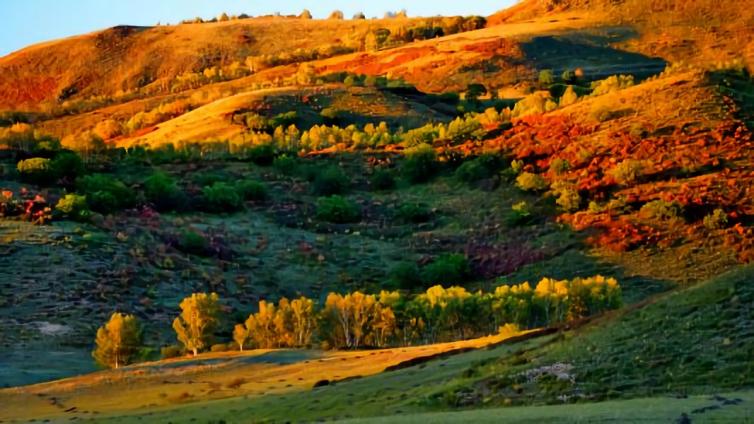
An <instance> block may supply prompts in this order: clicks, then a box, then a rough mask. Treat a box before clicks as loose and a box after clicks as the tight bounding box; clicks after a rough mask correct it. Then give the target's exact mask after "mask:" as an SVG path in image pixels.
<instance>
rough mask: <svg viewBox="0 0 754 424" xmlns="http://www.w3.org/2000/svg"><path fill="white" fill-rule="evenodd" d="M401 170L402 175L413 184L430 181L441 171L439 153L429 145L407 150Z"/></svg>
mask: <svg viewBox="0 0 754 424" xmlns="http://www.w3.org/2000/svg"><path fill="white" fill-rule="evenodd" d="M400 169H401V174H402V175H403V176H404V177H405V178H406V179H407V180H409V181H410V182H412V183H422V182H426V181H429V180H430V179H431V178H432V177H433V176H434V175H435V174H436V173H437V171H438V169H439V164H438V162H437V153H435V149H433V148H432V146H430V145H428V144H421V145H419V146H417V147H415V148H413V149H410V150H407V151H406V157H405V158H404V159H403V161H402V162H401V167H400Z"/></svg>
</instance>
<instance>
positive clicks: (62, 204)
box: [55, 194, 92, 221]
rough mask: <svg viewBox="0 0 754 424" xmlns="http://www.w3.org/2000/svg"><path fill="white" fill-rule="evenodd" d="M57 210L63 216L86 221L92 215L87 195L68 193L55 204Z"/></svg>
mask: <svg viewBox="0 0 754 424" xmlns="http://www.w3.org/2000/svg"><path fill="white" fill-rule="evenodd" d="M55 212H57V213H59V214H60V215H62V216H63V217H66V218H69V219H73V220H76V221H84V220H87V219H89V217H90V216H91V215H92V214H91V212H90V211H89V206H88V205H87V203H86V196H79V195H77V194H66V195H65V196H63V197H62V198H61V199H60V200H59V201H58V203H57V205H55Z"/></svg>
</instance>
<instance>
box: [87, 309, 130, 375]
mask: <svg viewBox="0 0 754 424" xmlns="http://www.w3.org/2000/svg"><path fill="white" fill-rule="evenodd" d="M95 343H96V347H95V348H94V351H92V357H94V360H95V361H97V363H98V364H100V365H102V366H104V367H108V368H119V367H120V366H121V365H128V364H130V363H131V362H132V360H133V358H134V356H135V355H136V353H137V352H138V351H139V348H140V347H141V346H142V333H141V327H140V325H139V322H138V320H137V319H136V317H134V316H133V315H123V314H121V313H118V312H115V313H114V314H113V315H112V316H111V317H110V320H109V321H108V322H107V323H106V324H105V325H103V326H102V327H100V328H99V329H98V330H97V338H96V340H95Z"/></svg>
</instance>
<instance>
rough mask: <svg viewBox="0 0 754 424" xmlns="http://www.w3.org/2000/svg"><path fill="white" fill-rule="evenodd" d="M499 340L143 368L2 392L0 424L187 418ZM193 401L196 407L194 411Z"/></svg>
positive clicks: (211, 358) (218, 357) (212, 357)
mask: <svg viewBox="0 0 754 424" xmlns="http://www.w3.org/2000/svg"><path fill="white" fill-rule="evenodd" d="M503 340H504V338H503V337H501V336H493V337H488V338H483V339H475V340H468V341H462V342H456V343H443V344H436V345H430V346H417V347H407V348H396V349H382V350H372V351H337V352H323V351H306V350H300V351H299V350H255V351H251V352H248V353H240V354H239V353H222V354H207V355H202V356H200V357H199V358H196V359H193V358H192V359H176V360H167V361H161V362H156V363H147V364H142V365H136V366H132V367H127V368H124V369H121V370H114V371H103V372H99V373H94V374H89V375H84V376H81V377H73V378H69V379H64V380H59V381H55V382H51V383H43V384H37V385H33V386H26V387H20V388H12V389H5V390H2V391H0V404H2V405H3V407H2V409H0V420H10V421H11V422H14V421H20V422H26V421H28V420H32V419H53V420H59V419H73V418H76V419H81V418H93V417H100V416H108V415H115V416H117V415H119V414H133V413H135V412H137V411H138V413H139V414H141V413H143V412H144V411H145V410H146V411H152V412H150V414H161V413H166V414H167V416H172V415H173V414H174V412H172V411H171V412H164V411H166V410H168V411H169V410H171V409H175V408H177V407H180V406H181V405H187V406H186V407H185V409H184V410H185V411H187V413H189V414H193V412H190V411H192V410H194V409H203V408H206V405H207V402H208V401H210V400H212V399H223V398H231V397H232V398H234V399H237V400H235V402H239V401H240V402H242V403H248V402H250V401H251V400H253V399H257V398H265V399H266V396H272V397H278V396H281V397H282V398H284V396H285V394H288V393H296V392H302V391H303V392H309V391H310V390H311V389H312V387H314V386H328V385H330V384H335V383H336V382H338V381H343V380H348V379H357V378H361V377H364V376H369V375H373V374H376V373H380V372H383V371H384V370H386V369H388V368H390V367H396V366H400V365H401V364H404V363H406V362H407V361H412V362H417V361H418V362H422V361H424V360H427V359H429V358H432V357H435V356H437V355H447V354H452V353H458V352H461V351H465V350H469V349H477V348H483V347H486V346H490V345H495V344H499V343H501V342H503ZM318 390H319V389H318ZM197 402H200V403H199V405H201V406H194V404H195V403H197ZM231 409H232V408H230V409H223V411H230V410H231ZM211 411H212V412H211V413H212V414H214V413H216V412H217V411H216V410H215V409H214V408H212V410H211ZM281 412H282V411H281Z"/></svg>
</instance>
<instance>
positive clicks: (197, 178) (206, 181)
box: [191, 171, 231, 187]
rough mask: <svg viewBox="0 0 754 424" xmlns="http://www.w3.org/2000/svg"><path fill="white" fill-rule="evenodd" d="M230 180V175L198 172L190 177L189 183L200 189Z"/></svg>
mask: <svg viewBox="0 0 754 424" xmlns="http://www.w3.org/2000/svg"><path fill="white" fill-rule="evenodd" d="M230 179H231V177H230V175H228V174H226V173H224V172H216V171H205V172H199V173H196V174H194V175H192V176H191V182H192V183H194V184H196V185H198V186H200V187H205V186H211V185H212V184H215V183H225V182H228V181H230Z"/></svg>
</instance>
